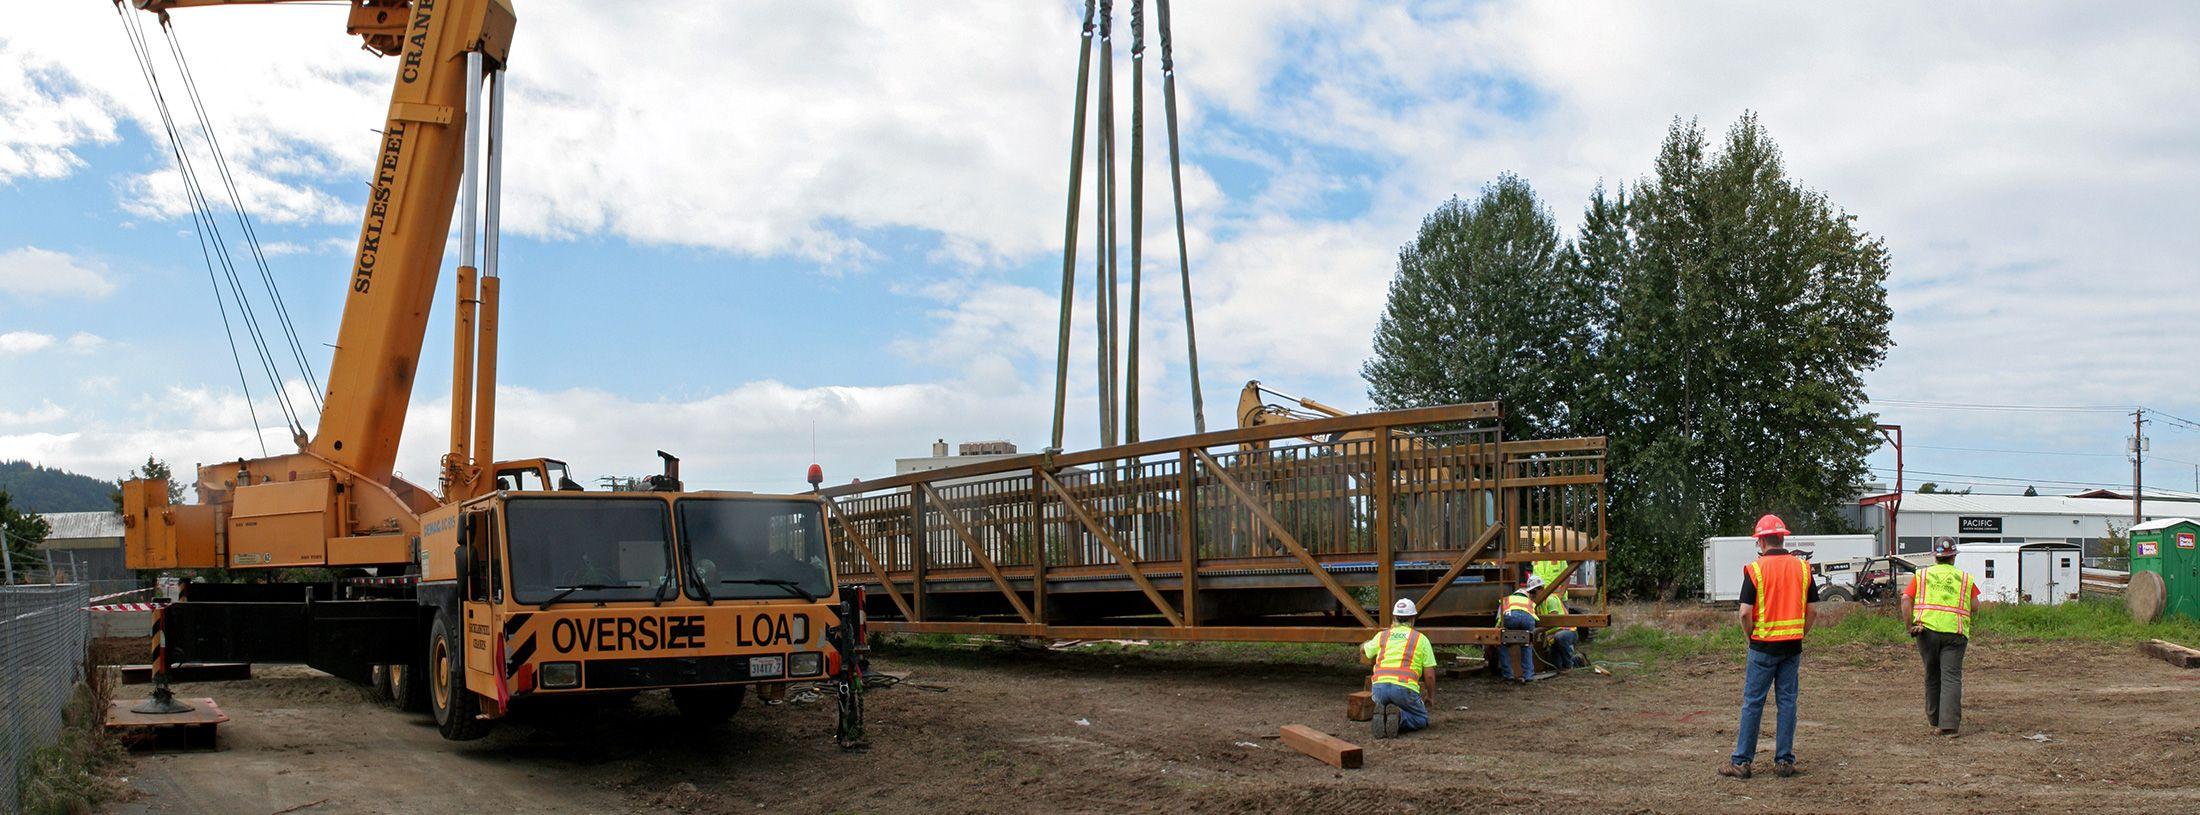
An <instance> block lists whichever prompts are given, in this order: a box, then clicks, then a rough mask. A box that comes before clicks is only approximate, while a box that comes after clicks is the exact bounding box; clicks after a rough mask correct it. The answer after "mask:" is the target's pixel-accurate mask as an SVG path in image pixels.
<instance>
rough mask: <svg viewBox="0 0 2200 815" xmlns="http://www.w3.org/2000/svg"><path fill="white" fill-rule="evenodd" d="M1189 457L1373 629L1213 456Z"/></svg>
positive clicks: (1302, 548) (1362, 612)
mask: <svg viewBox="0 0 2200 815" xmlns="http://www.w3.org/2000/svg"><path fill="white" fill-rule="evenodd" d="M1192 454H1193V455H1196V456H1198V457H1199V460H1200V461H1201V462H1203V463H1205V464H1206V465H1207V470H1208V472H1211V473H1214V476H1215V481H1217V482H1219V483H1221V484H1222V486H1223V488H1224V489H1227V490H1229V491H1230V494H1231V495H1233V496H1235V497H1236V498H1237V500H1238V503H1240V504H1243V505H1245V508H1246V509H1248V510H1251V511H1252V513H1253V517H1254V518H1256V519H1258V520H1259V521H1260V523H1261V525H1262V526H1266V527H1268V531H1269V532H1270V533H1271V534H1274V535H1275V536H1276V541H1277V542H1278V543H1281V544H1283V548H1284V550H1285V551H1287V552H1290V553H1291V556H1292V557H1296V558H1298V559H1299V563H1300V564H1302V565H1304V566H1306V570H1307V571H1308V572H1311V573H1313V575H1314V579H1315V580H1319V581H1321V584H1322V588H1326V589H1328V590H1329V593H1330V594H1332V595H1335V596H1336V598H1337V602H1338V603H1341V604H1343V605H1344V607H1345V610H1347V611H1350V612H1352V616H1353V617H1356V618H1358V619H1359V621H1360V624H1361V625H1364V626H1367V627H1368V628H1374V627H1376V625H1375V618H1373V617H1370V616H1368V613H1367V609H1364V608H1361V607H1360V600H1359V598H1357V597H1353V596H1352V592H1349V591H1345V588H1344V585H1343V584H1341V583H1338V582H1337V578H1336V577H1335V576H1334V575H1331V574H1330V573H1329V570H1328V569H1324V568H1322V564H1321V561H1318V560H1315V559H1314V556H1313V554H1311V553H1309V552H1307V551H1306V547H1305V546H1302V545H1300V544H1299V539H1298V538H1296V537H1293V536H1292V535H1291V532H1290V530H1287V529H1284V528H1283V522H1282V521H1278V520H1276V516H1275V515H1273V514H1270V513H1269V512H1268V508H1267V507H1264V506H1261V505H1260V502H1258V501H1255V500H1253V494H1252V493H1250V492H1247V491H1246V490H1245V487H1244V486H1242V485H1240V484H1238V482H1237V479H1235V478H1231V477H1230V473H1229V472H1228V471H1226V470H1224V469H1223V468H1222V465H1221V464H1220V463H1218V462H1216V461H1215V457H1214V456H1210V455H1208V454H1207V451H1205V450H1199V449H1194V450H1193V451H1192Z"/></svg>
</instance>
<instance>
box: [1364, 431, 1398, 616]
mask: <svg viewBox="0 0 2200 815" xmlns="http://www.w3.org/2000/svg"><path fill="white" fill-rule="evenodd" d="M1390 481H1391V479H1390V426H1389V425H1384V426H1382V427H1380V428H1377V429H1376V431H1375V466H1374V484H1373V485H1372V486H1373V487H1374V489H1373V490H1372V491H1371V492H1372V497H1371V498H1370V500H1372V501H1374V502H1375V506H1374V507H1373V510H1374V511H1373V512H1370V513H1368V514H1369V515H1371V516H1372V523H1374V524H1375V597H1376V600H1375V602H1377V603H1378V604H1380V605H1381V606H1382V612H1383V627H1384V628H1389V627H1390V623H1391V614H1390V607H1391V605H1392V604H1393V603H1396V602H1398V596H1397V595H1398V558H1397V555H1396V553H1395V552H1394V551H1393V550H1392V546H1393V541H1392V540H1391V539H1390V489H1391V483H1390Z"/></svg>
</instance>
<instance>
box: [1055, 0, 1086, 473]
mask: <svg viewBox="0 0 2200 815" xmlns="http://www.w3.org/2000/svg"><path fill="white" fill-rule="evenodd" d="M1094 3H1095V0H1085V22H1084V27H1083V29H1082V30H1081V31H1080V33H1079V34H1078V49H1079V50H1078V54H1077V103H1076V112H1075V113H1074V114H1072V119H1071V124H1070V142H1069V144H1070V147H1069V214H1068V215H1067V216H1065V217H1064V218H1063V224H1062V322H1061V331H1060V334H1059V336H1058V337H1057V338H1056V344H1055V353H1054V435H1053V443H1052V444H1050V445H1048V447H1047V449H1048V450H1050V451H1060V450H1061V449H1062V425H1063V421H1064V419H1065V418H1066V415H1067V411H1068V406H1069V336H1070V318H1071V316H1072V305H1073V304H1074V303H1075V300H1076V295H1077V199H1078V194H1079V192H1081V191H1082V189H1083V185H1084V180H1085V89H1086V88H1087V87H1088V86H1089V85H1090V84H1091V81H1092V44H1093V43H1092V36H1093V28H1092V17H1093V12H1094Z"/></svg>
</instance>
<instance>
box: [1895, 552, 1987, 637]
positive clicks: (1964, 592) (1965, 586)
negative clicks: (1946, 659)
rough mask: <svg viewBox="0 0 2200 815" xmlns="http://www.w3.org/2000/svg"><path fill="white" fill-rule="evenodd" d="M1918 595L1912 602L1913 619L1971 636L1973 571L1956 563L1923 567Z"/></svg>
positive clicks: (1943, 631)
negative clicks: (1970, 571)
mask: <svg viewBox="0 0 2200 815" xmlns="http://www.w3.org/2000/svg"><path fill="white" fill-rule="evenodd" d="M1914 579H1916V580H1919V581H1923V582H1920V583H1918V586H1919V588H1918V590H1917V597H1916V598H1915V599H1914V600H1913V601H1912V602H1911V604H1910V613H1911V615H1912V617H1911V619H1912V620H1914V621H1916V623H1917V624H1918V625H1922V626H1925V627H1926V628H1930V629H1932V630H1934V631H1938V632H1940V633H1943V634H1960V635H1963V636H1966V637H1968V636H1971V605H1972V600H1971V574H1970V573H1969V572H1966V571H1964V570H1962V569H1958V568H1956V567H1955V565H1954V564H1949V563H1936V564H1933V565H1931V566H1927V567H1925V568H1924V569H1921V570H1919V571H1918V573H1917V577H1916V578H1914Z"/></svg>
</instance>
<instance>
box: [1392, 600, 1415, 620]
mask: <svg viewBox="0 0 2200 815" xmlns="http://www.w3.org/2000/svg"><path fill="white" fill-rule="evenodd" d="M1420 614H1421V607H1420V606H1416V605H1414V604H1413V600H1412V598H1408V597H1400V598H1398V603H1397V604H1396V605H1393V606H1391V607H1390V616H1392V617H1417V616H1420Z"/></svg>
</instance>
